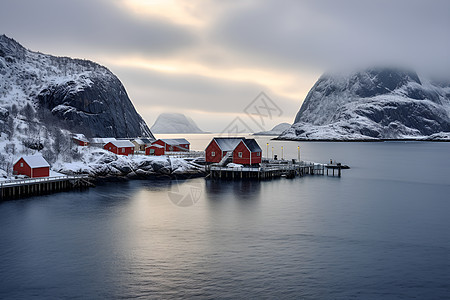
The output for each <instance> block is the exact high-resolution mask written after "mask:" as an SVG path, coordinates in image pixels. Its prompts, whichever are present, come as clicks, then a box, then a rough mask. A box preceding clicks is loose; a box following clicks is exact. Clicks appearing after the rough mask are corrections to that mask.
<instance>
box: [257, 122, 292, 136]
mask: <svg viewBox="0 0 450 300" xmlns="http://www.w3.org/2000/svg"><path fill="white" fill-rule="evenodd" d="M289 128H291V124H289V123H280V124H278V125H276V126H275V127H274V128H272V129H271V130H268V131H260V132H257V133H254V134H253V135H280V134H282V133H283V131H285V130H288V129H289Z"/></svg>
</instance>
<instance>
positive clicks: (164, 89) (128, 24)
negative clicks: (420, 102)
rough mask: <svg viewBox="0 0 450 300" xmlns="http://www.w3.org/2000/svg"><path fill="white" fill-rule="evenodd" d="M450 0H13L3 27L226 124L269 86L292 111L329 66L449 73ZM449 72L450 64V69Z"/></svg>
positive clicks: (160, 104)
mask: <svg viewBox="0 0 450 300" xmlns="http://www.w3.org/2000/svg"><path fill="white" fill-rule="evenodd" d="M449 28H450V1H445V0H432V1H418V0H395V1H392V0H390V1H388V0H377V1H361V0H315V1H298V0H297V1H296V0H282V1H275V0H266V1H258V0H243V1H219V0H216V1H207V0H190V1H189V0H186V1H176V0H165V1H164V0H77V1H61V0H28V1H26V0H3V1H2V4H1V9H0V33H4V34H6V35H8V36H9V37H12V38H14V39H16V40H17V41H18V42H20V43H22V44H23V45H24V46H26V47H28V48H30V49H32V50H35V51H41V52H44V53H49V54H54V55H67V56H72V57H80V58H87V59H90V60H93V61H96V62H99V63H101V64H104V65H106V66H107V67H108V68H109V69H111V70H112V71H113V72H114V73H115V74H116V75H117V76H118V77H119V78H120V79H121V80H122V81H123V83H124V85H125V87H126V89H127V91H128V93H129V95H130V98H131V100H132V101H133V103H134V104H135V105H136V108H137V110H138V111H139V112H140V113H141V115H142V116H143V117H144V119H145V120H146V121H147V123H148V125H149V126H151V125H152V124H153V122H154V120H155V119H156V117H157V115H158V114H159V113H161V112H164V111H173V112H181V113H186V114H187V115H189V116H191V117H192V118H193V119H194V120H195V121H197V123H198V124H199V126H200V127H201V128H203V129H205V130H209V131H220V130H221V129H222V128H224V127H225V126H226V125H227V123H228V122H230V121H231V120H233V117H234V116H238V115H242V110H243V109H244V107H245V106H246V104H247V103H249V102H251V101H252V100H253V99H254V97H255V96H256V95H257V94H259V92H260V91H265V92H266V93H267V94H268V95H269V96H270V97H271V98H272V99H273V100H274V101H275V102H277V104H278V105H279V106H280V108H281V109H282V110H283V112H284V114H283V115H282V116H281V117H280V118H277V119H274V120H273V124H270V125H275V124H276V123H278V122H283V121H287V122H292V121H293V119H294V117H295V114H296V112H297V110H298V109H299V108H300V105H301V101H303V99H304V97H305V96H306V94H307V92H308V90H309V89H310V88H311V86H312V85H313V84H314V82H315V80H317V78H318V76H320V74H321V73H322V72H324V71H326V70H330V69H340V68H348V67H354V66H358V67H359V66H363V67H364V66H368V65H370V64H397V65H405V66H409V67H411V68H414V69H417V70H419V71H423V72H429V73H436V74H445V75H448V73H449V72H448V70H450V59H449V55H448V53H449V50H450V34H449V32H448V31H449ZM449 77H450V76H449Z"/></svg>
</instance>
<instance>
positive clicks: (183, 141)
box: [160, 139, 191, 146]
mask: <svg viewBox="0 0 450 300" xmlns="http://www.w3.org/2000/svg"><path fill="white" fill-rule="evenodd" d="M160 140H161V141H163V142H164V143H166V144H167V145H172V146H176V145H181V144H188V145H190V144H191V143H189V142H188V141H187V140H186V139H160Z"/></svg>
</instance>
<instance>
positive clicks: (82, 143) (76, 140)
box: [72, 137, 89, 146]
mask: <svg viewBox="0 0 450 300" xmlns="http://www.w3.org/2000/svg"><path fill="white" fill-rule="evenodd" d="M72 139H73V142H74V143H75V144H77V145H78V146H88V145H89V142H88V141H87V140H84V139H81V138H77V137H74V138H72Z"/></svg>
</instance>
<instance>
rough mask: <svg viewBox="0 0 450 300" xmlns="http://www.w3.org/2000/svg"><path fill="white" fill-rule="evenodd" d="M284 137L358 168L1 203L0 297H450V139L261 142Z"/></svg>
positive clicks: (145, 185) (289, 151)
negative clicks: (177, 198)
mask: <svg viewBox="0 0 450 300" xmlns="http://www.w3.org/2000/svg"><path fill="white" fill-rule="evenodd" d="M190 140H191V142H192V146H193V148H194V149H195V148H197V149H200V148H202V147H204V146H205V144H206V143H207V141H209V136H206V137H205V136H200V135H199V136H192V137H190ZM267 141H268V140H267V139H260V140H259V142H260V144H261V145H264V146H266V142H267ZM281 145H283V146H284V147H283V148H284V149H283V151H284V152H283V156H285V157H289V158H296V157H297V155H298V152H297V145H300V146H301V156H302V159H305V160H313V161H320V162H326V161H328V160H329V159H333V160H338V161H342V162H343V163H346V164H349V165H350V166H351V167H352V169H351V170H345V171H344V173H343V177H341V178H337V177H334V178H333V177H326V176H306V177H303V178H296V179H293V180H288V179H278V180H273V181H266V182H257V181H247V182H237V181H236V182H219V181H206V180H205V179H203V178H198V179H192V180H186V181H178V182H176V181H172V182H171V181H167V180H159V181H158V180H156V181H155V180H153V181H130V182H124V183H109V184H103V185H101V186H98V187H96V188H92V189H90V190H88V191H86V192H68V193H60V194H54V195H49V196H41V197H35V198H28V199H23V200H16V201H8V202H2V203H0V257H1V259H0V298H5V299H33V298H36V299H52V298H83V299H93V298H145V299H146V298H161V297H162V298H168V297H170V298H174V297H175V298H177V297H189V298H191V297H198V298H233V299H235V298H307V299H351V298H355V299H411V298H418V299H445V298H447V299H448V298H450V232H449V228H450V218H449V213H450V143H295V142H272V141H271V142H270V144H269V155H271V151H272V149H271V147H274V152H275V153H276V154H278V155H279V156H281ZM264 146H263V147H262V148H264V153H265V152H266V151H267V146H266V147H264ZM169 192H177V193H180V194H187V193H193V192H195V193H196V195H197V194H198V195H199V198H198V202H196V203H195V205H193V206H190V207H179V206H176V205H174V204H173V202H172V201H171V197H169V195H171V194H169Z"/></svg>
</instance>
